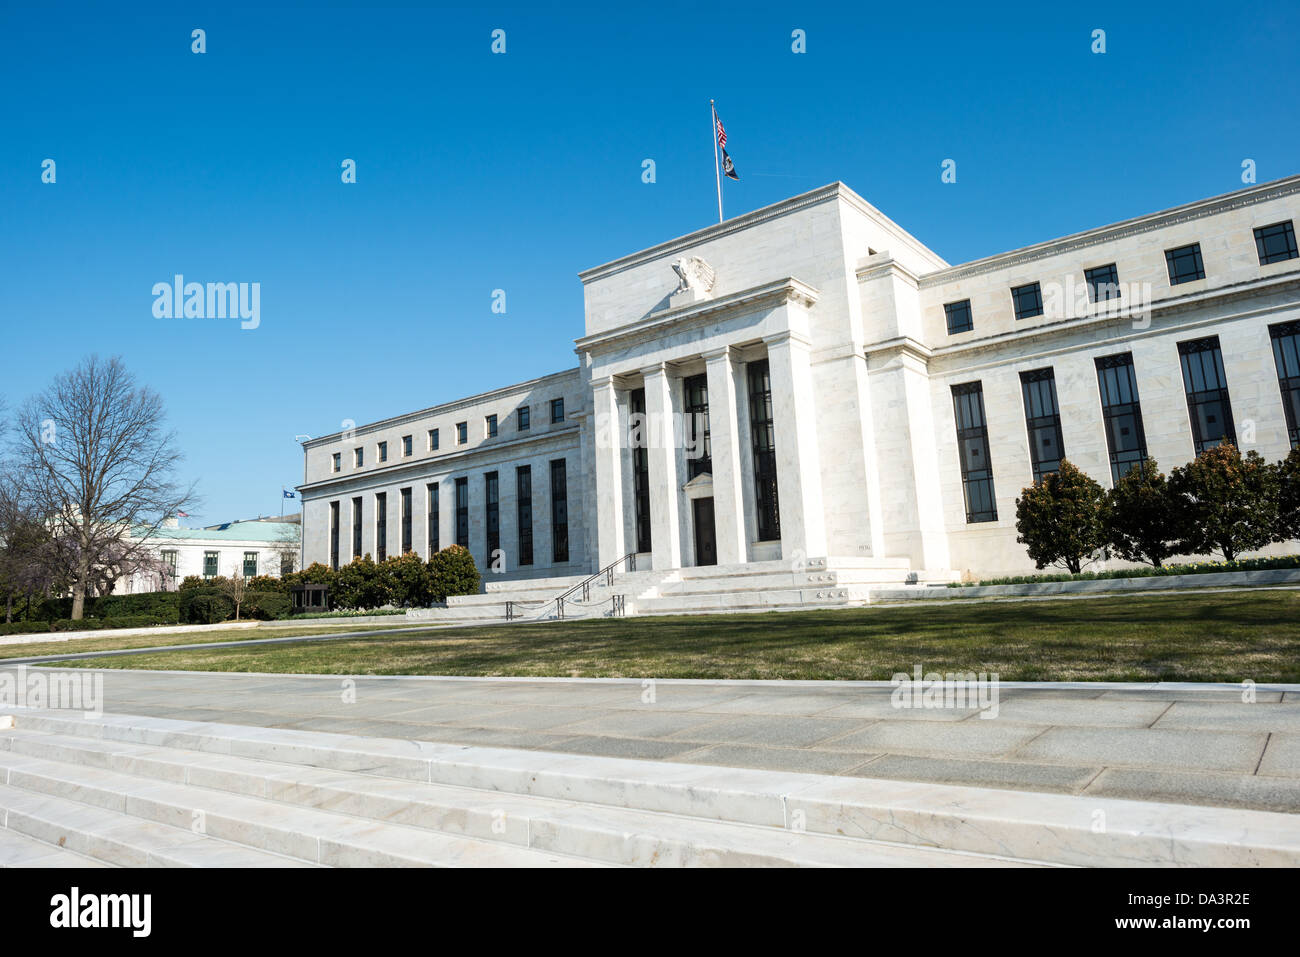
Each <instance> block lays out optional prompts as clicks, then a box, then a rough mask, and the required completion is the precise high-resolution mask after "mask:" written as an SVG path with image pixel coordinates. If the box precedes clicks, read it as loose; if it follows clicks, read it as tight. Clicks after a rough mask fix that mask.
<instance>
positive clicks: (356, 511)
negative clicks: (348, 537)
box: [352, 498, 361, 558]
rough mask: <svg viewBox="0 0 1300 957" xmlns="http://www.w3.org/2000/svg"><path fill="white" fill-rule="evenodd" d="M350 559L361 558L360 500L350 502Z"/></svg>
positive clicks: (355, 499)
mask: <svg viewBox="0 0 1300 957" xmlns="http://www.w3.org/2000/svg"><path fill="white" fill-rule="evenodd" d="M352 557H353V558H360V557H361V499H359V498H354V499H353V500H352Z"/></svg>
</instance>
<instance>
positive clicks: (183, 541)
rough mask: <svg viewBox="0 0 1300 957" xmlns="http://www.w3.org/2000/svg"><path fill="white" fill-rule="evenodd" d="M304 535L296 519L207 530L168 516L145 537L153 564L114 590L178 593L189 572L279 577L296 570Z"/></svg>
mask: <svg viewBox="0 0 1300 957" xmlns="http://www.w3.org/2000/svg"><path fill="white" fill-rule="evenodd" d="M301 533H302V526H301V525H300V524H299V522H298V521H296V520H295V519H294V518H293V517H290V518H288V519H281V520H278V521H277V520H276V519H273V518H255V519H248V520H246V521H237V522H224V523H222V524H220V525H212V526H209V527H207V528H182V527H181V525H180V523H179V521H178V520H177V519H176V518H175V517H172V518H168V519H166V520H165V521H164V522H163V524H162V526H161V527H159V528H158V529H156V530H155V531H154V533H153V534H152V535H150V536H148V537H147V538H144V539H143V541H145V542H147V543H148V544H149V546H150V549H149V550H150V552H151V553H152V555H153V558H154V561H153V562H151V563H149V564H150V567H148V568H142V569H140V570H138V571H135V572H133V573H132V574H130V575H124V576H122V577H121V578H119V579H118V580H117V583H116V584H115V586H114V588H113V591H114V593H115V594H118V595H130V594H135V593H138V592H152V591H175V590H176V588H177V587H178V586H179V585H180V583H181V582H182V581H184V580H185V579H186V578H187V577H189V576H191V575H193V576H196V577H198V578H216V577H217V576H225V577H229V576H231V575H238V574H242V575H243V576H244V577H246V578H252V577H254V576H257V575H269V576H271V577H272V578H279V577H280V576H281V575H282V574H286V573H288V572H292V571H294V570H295V569H296V568H297V562H298V555H299V552H300V551H301V545H300V539H301Z"/></svg>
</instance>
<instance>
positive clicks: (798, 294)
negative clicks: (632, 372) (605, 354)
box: [574, 276, 821, 353]
mask: <svg viewBox="0 0 1300 957" xmlns="http://www.w3.org/2000/svg"><path fill="white" fill-rule="evenodd" d="M820 298H821V293H820V292H819V291H818V290H816V289H814V288H813V287H812V286H810V285H808V284H807V283H806V282H802V281H801V280H798V279H795V278H794V277H793V276H787V277H786V278H784V279H778V280H776V281H775V282H769V283H764V284H763V285H761V286H753V287H751V288H749V289H744V290H741V291H740V292H736V293H732V294H731V295H729V296H721V297H719V298H717V299H707V300H705V301H703V302H694V303H691V304H690V305H686V306H678V307H676V308H674V309H664V310H661V311H659V312H656V313H653V314H651V315H650V316H649V317H648V318H646V319H643V320H641V321H640V322H634V323H629V324H628V325H625V326H619V327H618V328H616V329H611V330H609V331H608V332H598V333H596V334H594V335H590V336H583V337H582V338H581V339H575V340H574V348H575V349H576V351H577V352H579V353H584V352H585V353H590V352H595V351H599V350H602V349H606V348H609V347H611V346H621V345H626V344H629V343H631V342H635V341H638V340H641V339H646V338H655V337H657V336H662V335H665V334H667V333H668V332H669V331H670V330H672V329H674V328H675V327H679V326H689V325H694V324H700V323H706V322H714V321H716V320H717V319H718V318H719V317H720V316H721V315H723V314H725V313H728V312H735V311H737V310H740V309H750V310H752V309H753V308H755V307H759V306H763V305H780V304H782V303H786V302H798V303H800V304H802V305H804V306H812V305H814V304H815V303H816V302H817V300H818V299H820Z"/></svg>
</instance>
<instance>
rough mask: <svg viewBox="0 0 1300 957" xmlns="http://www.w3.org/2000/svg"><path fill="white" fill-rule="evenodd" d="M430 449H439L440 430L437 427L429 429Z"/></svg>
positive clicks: (433, 450)
mask: <svg viewBox="0 0 1300 957" xmlns="http://www.w3.org/2000/svg"><path fill="white" fill-rule="evenodd" d="M429 451H430V452H436V451H438V430H437V429H430V430H429Z"/></svg>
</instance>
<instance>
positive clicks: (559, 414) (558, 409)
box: [551, 399, 564, 425]
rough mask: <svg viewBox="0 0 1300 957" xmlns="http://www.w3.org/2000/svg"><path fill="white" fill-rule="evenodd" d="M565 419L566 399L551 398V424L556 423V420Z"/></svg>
mask: <svg viewBox="0 0 1300 957" xmlns="http://www.w3.org/2000/svg"><path fill="white" fill-rule="evenodd" d="M563 421H564V400H563V399H552V400H551V424H552V425H554V424H555V423H556V422H563Z"/></svg>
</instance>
